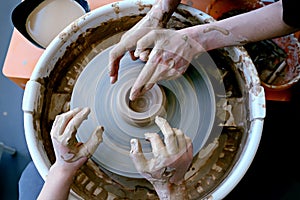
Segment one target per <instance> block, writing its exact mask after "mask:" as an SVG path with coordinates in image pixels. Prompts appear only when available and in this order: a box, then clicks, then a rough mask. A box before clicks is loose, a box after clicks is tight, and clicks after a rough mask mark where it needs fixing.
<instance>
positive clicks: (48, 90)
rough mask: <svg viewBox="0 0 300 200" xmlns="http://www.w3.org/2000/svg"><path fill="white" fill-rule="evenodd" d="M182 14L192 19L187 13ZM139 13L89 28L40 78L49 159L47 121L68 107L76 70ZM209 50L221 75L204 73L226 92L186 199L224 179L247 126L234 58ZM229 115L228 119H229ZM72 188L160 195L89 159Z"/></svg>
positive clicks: (107, 195)
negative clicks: (211, 138)
mask: <svg viewBox="0 0 300 200" xmlns="http://www.w3.org/2000/svg"><path fill="white" fill-rule="evenodd" d="M180 13H183V12H180ZM186 16H189V18H190V16H191V14H190V13H188V15H186ZM186 16H183V17H186ZM142 17H143V16H130V17H122V18H120V19H117V20H111V21H109V22H107V23H103V24H99V27H96V28H91V29H88V30H87V31H86V32H85V33H84V34H82V35H80V36H79V37H78V39H77V40H76V41H75V42H73V43H71V44H70V45H69V46H68V48H67V49H66V51H65V53H64V55H63V56H62V57H61V58H59V59H58V61H57V62H56V64H55V68H54V70H53V71H52V72H51V74H50V76H49V77H46V78H44V79H41V80H40V82H43V83H44V85H45V92H44V93H45V95H44V99H43V107H42V109H43V111H42V116H41V120H40V128H41V140H43V143H44V147H45V149H46V151H47V155H48V157H49V159H50V161H51V162H52V163H54V161H55V156H54V151H53V147H52V145H51V140H50V137H49V133H50V130H51V125H52V123H53V121H54V118H55V116H56V115H57V114H60V113H62V112H64V111H66V110H68V109H70V108H69V102H70V99H71V94H72V91H73V88H74V85H75V83H76V81H77V79H78V77H79V75H80V73H81V72H82V71H83V70H84V68H85V66H86V65H87V63H88V62H89V61H90V60H91V59H92V58H94V57H95V56H96V55H97V54H98V53H99V52H101V51H102V50H103V49H101V45H100V46H99V44H100V43H101V42H102V41H105V39H106V38H107V37H110V36H112V35H115V34H118V33H121V32H123V31H126V30H128V29H130V28H131V27H132V26H133V25H134V24H135V23H136V22H137V21H139V20H140V19H141V18H142ZM187 18H188V17H187ZM195 22H197V23H200V22H199V21H197V20H196V19H194V18H193V19H191V20H183V19H182V18H180V19H177V18H175V17H172V18H171V21H170V22H169V24H168V27H171V28H172V27H173V28H174V29H179V28H183V27H187V26H191V25H193V24H196V23H195ZM225 34H226V32H225ZM116 42H117V41H116ZM209 54H210V55H211V57H212V58H213V59H214V61H215V63H216V64H217V67H218V71H219V72H220V73H221V77H222V79H218V78H214V76H213V73H211V72H208V73H209V74H210V76H211V78H212V79H214V80H212V81H215V82H217V83H219V84H224V86H225V90H226V94H222V93H218V91H217V92H216V97H215V98H216V101H217V102H220V103H219V104H218V105H220V106H219V107H218V110H217V113H218V114H217V116H216V120H215V126H214V127H213V130H212V131H215V130H214V129H222V133H221V135H220V137H219V138H216V139H215V140H214V141H211V145H210V146H208V147H207V148H205V149H204V150H203V151H201V152H199V153H197V154H196V156H194V160H193V163H192V165H191V167H190V168H189V170H188V172H187V174H186V183H187V187H188V188H187V190H188V194H189V199H200V198H204V197H206V198H208V196H207V195H208V194H209V192H210V191H211V190H212V189H214V187H215V186H216V185H218V184H219V183H220V182H221V181H222V180H224V178H225V177H226V175H227V174H228V173H229V171H230V170H231V168H232V166H233V162H234V160H235V158H236V156H237V152H238V150H239V148H240V146H241V143H242V142H243V135H244V134H245V133H246V130H247V126H248V124H247V121H246V120H245V115H246V108H245V101H246V99H245V98H244V97H243V93H242V92H241V90H242V89H243V88H242V86H241V85H242V84H241V83H240V82H242V80H240V79H237V78H236V74H235V73H236V71H235V70H233V66H234V64H235V63H234V62H233V61H232V60H230V59H229V58H227V55H228V53H227V52H225V51H223V50H214V51H211V52H209ZM203 65H205V63H203ZM189 70H190V69H188V70H187V73H189V72H188V71H189ZM61 101H63V103H62V102H61ZM223 116H225V121H224V120H223V118H224V117H223ZM227 119H228V120H229V122H230V123H227ZM72 190H73V191H75V192H76V193H77V194H78V195H79V196H81V197H82V198H84V199H158V197H157V195H156V193H155V190H154V189H153V187H152V185H151V184H150V183H149V182H147V181H146V180H145V179H136V178H128V177H123V176H119V175H117V174H115V173H112V172H110V171H107V170H105V169H103V168H100V167H99V166H98V165H97V164H96V163H95V162H94V161H93V160H92V159H90V160H89V161H88V162H87V164H86V165H84V166H83V167H82V168H81V169H80V170H79V171H78V172H77V174H76V178H75V180H74V183H73V184H72Z"/></svg>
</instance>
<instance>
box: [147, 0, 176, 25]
mask: <svg viewBox="0 0 300 200" xmlns="http://www.w3.org/2000/svg"><path fill="white" fill-rule="evenodd" d="M179 3H180V0H175V1H174V0H172V1H170V0H159V1H157V2H156V3H155V4H154V5H153V6H152V8H151V10H150V11H149V17H150V18H151V19H155V20H157V21H158V24H159V26H160V27H165V26H166V24H167V23H168V21H169V19H170V17H171V16H172V14H173V12H174V11H175V9H176V7H177V6H178V4H179Z"/></svg>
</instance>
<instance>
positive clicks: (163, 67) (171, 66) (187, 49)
mask: <svg viewBox="0 0 300 200" xmlns="http://www.w3.org/2000/svg"><path fill="white" fill-rule="evenodd" d="M153 45H154V47H153V49H152V51H151V53H150V55H149V59H148V61H147V63H146V64H145V66H144V67H143V69H142V71H141V72H140V74H139V76H138V78H137V80H136V81H135V83H134V85H133V86H132V89H131V91H130V96H129V98H130V99H131V100H134V99H136V97H138V96H139V95H141V94H143V93H145V92H146V91H148V90H150V89H151V88H152V87H153V85H154V84H155V83H156V82H158V81H159V80H168V79H175V78H177V77H179V76H180V75H182V74H183V73H184V72H185V71H186V70H187V68H188V66H189V64H190V62H191V61H192V59H193V58H194V57H195V56H196V55H198V54H200V53H201V52H203V51H204V48H202V46H201V45H200V44H199V43H198V42H196V41H194V40H193V39H192V38H191V37H190V36H189V35H188V34H187V33H186V32H184V30H179V31H175V30H170V29H161V30H153V31H151V32H150V33H148V34H147V35H145V36H144V37H143V38H141V39H140V40H139V41H138V43H137V47H136V50H135V52H134V55H135V56H136V57H141V56H143V52H144V51H145V50H146V49H148V48H150V47H151V46H153Z"/></svg>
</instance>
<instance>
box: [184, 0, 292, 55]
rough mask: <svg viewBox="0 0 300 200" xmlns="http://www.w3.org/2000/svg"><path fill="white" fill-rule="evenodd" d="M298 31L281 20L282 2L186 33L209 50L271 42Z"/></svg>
mask: <svg viewBox="0 0 300 200" xmlns="http://www.w3.org/2000/svg"><path fill="white" fill-rule="evenodd" d="M295 30H296V29H295V28H293V27H290V26H288V25H286V24H285V23H284V22H283V20H282V5H281V1H278V2H276V3H272V4H270V5H268V6H264V7H262V8H259V9H256V10H253V11H250V12H247V13H244V14H240V15H236V16H233V17H230V18H227V19H224V20H220V21H216V22H213V23H209V24H205V25H198V26H194V27H190V28H187V29H186V30H183V31H184V32H186V33H187V34H188V35H190V36H191V37H192V38H193V39H194V40H196V41H197V42H198V43H199V44H201V45H202V46H203V48H204V49H205V50H206V51H208V50H212V49H216V48H221V47H225V46H233V45H244V44H246V43H249V42H256V41H260V40H265V39H270V38H274V37H279V36H283V35H286V34H290V33H292V32H294V31H295Z"/></svg>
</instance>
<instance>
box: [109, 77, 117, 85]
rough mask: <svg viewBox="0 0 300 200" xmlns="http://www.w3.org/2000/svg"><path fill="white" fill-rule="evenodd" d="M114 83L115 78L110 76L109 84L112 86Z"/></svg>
mask: <svg viewBox="0 0 300 200" xmlns="http://www.w3.org/2000/svg"><path fill="white" fill-rule="evenodd" d="M115 82H116V80H115V77H113V76H111V77H110V83H112V84H113V83H115Z"/></svg>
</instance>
